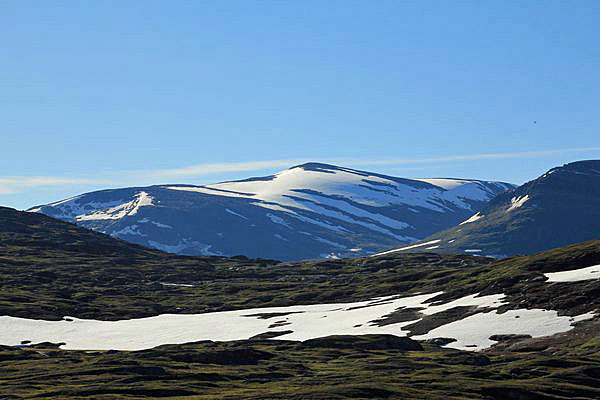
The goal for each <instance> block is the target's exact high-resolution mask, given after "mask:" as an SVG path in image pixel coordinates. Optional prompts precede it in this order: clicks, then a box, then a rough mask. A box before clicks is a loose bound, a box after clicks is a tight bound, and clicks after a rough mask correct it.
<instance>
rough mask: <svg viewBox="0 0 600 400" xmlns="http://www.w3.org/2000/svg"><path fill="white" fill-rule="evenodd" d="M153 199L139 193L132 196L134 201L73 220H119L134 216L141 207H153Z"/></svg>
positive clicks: (78, 216)
mask: <svg viewBox="0 0 600 400" xmlns="http://www.w3.org/2000/svg"><path fill="white" fill-rule="evenodd" d="M153 200H154V199H153V198H152V196H150V195H149V194H148V193H146V192H139V193H138V194H136V195H135V196H134V199H133V200H131V201H129V202H127V203H123V204H119V205H117V206H114V207H111V208H108V209H104V210H97V211H95V212H93V213H91V214H84V215H77V216H76V217H75V219H76V220H77V221H96V220H110V219H121V218H123V217H126V216H130V215H135V214H137V212H138V211H139V209H140V208H141V207H148V206H153V205H154V203H153Z"/></svg>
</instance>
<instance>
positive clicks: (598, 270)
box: [544, 265, 600, 282]
mask: <svg viewBox="0 0 600 400" xmlns="http://www.w3.org/2000/svg"><path fill="white" fill-rule="evenodd" d="M544 275H545V276H546V278H548V280H547V281H546V282H578V281H587V280H590V279H600V265H592V266H591V267H586V268H579V269H573V270H570V271H560V272H549V273H547V274H544Z"/></svg>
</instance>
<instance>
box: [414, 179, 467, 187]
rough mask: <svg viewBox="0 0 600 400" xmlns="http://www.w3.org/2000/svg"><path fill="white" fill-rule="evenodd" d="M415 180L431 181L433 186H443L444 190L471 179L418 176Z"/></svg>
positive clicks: (463, 183)
mask: <svg viewBox="0 0 600 400" xmlns="http://www.w3.org/2000/svg"><path fill="white" fill-rule="evenodd" d="M415 180H417V181H421V182H427V183H431V184H432V185H434V186H438V187H441V188H444V189H446V190H452V189H455V188H457V187H459V186H462V185H465V184H467V183H471V182H472V181H468V180H463V179H449V178H419V179H415Z"/></svg>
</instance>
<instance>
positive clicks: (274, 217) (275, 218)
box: [267, 213, 292, 229]
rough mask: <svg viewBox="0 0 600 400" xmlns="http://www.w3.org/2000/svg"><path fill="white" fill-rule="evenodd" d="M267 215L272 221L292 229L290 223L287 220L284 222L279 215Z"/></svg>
mask: <svg viewBox="0 0 600 400" xmlns="http://www.w3.org/2000/svg"><path fill="white" fill-rule="evenodd" d="M267 217H268V218H269V219H270V220H271V222H272V223H274V224H279V225H283V226H285V227H286V228H288V229H292V227H291V225H290V224H288V223H287V222H285V220H284V219H283V218H281V217H278V216H277V215H275V214H271V213H267Z"/></svg>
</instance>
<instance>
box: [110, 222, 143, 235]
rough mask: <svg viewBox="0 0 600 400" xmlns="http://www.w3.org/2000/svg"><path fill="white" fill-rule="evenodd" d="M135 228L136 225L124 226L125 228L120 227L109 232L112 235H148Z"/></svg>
mask: <svg viewBox="0 0 600 400" xmlns="http://www.w3.org/2000/svg"><path fill="white" fill-rule="evenodd" d="M137 228H138V226H137V225H131V226H126V227H125V228H123V229H121V230H120V231H116V232H113V233H111V235H112V236H121V235H134V236H148V235H146V234H143V233H142V232H140V231H138V229H137Z"/></svg>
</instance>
